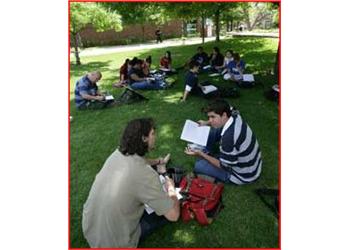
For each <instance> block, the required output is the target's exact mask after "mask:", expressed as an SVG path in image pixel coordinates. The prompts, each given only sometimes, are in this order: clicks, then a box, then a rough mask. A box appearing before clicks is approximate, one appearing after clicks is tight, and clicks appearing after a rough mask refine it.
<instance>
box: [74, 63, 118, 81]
mask: <svg viewBox="0 0 350 250" xmlns="http://www.w3.org/2000/svg"><path fill="white" fill-rule="evenodd" d="M110 63H111V60H109V61H103V62H101V61H93V62H88V63H84V64H81V65H76V64H73V63H71V64H70V77H71V78H76V77H81V76H83V75H85V74H86V73H88V72H91V71H96V70H99V71H101V72H102V71H107V70H109V68H108V66H109V64H110Z"/></svg>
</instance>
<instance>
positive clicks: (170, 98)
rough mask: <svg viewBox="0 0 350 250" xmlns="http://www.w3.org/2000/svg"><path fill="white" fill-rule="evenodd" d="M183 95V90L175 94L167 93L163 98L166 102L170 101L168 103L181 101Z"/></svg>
mask: <svg viewBox="0 0 350 250" xmlns="http://www.w3.org/2000/svg"><path fill="white" fill-rule="evenodd" d="M181 97H182V92H181V91H178V92H176V93H175V94H172V95H167V96H165V97H164V98H163V101H164V102H168V103H176V104H177V103H179V101H180V98H181Z"/></svg>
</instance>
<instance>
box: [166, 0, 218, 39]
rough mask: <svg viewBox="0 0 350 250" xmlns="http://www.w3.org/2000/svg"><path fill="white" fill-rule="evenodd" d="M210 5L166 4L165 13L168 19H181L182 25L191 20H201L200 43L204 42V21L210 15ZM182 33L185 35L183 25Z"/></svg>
mask: <svg viewBox="0 0 350 250" xmlns="http://www.w3.org/2000/svg"><path fill="white" fill-rule="evenodd" d="M210 7H211V3H198V2H196V3H194V2H192V3H167V6H166V11H167V15H168V16H169V17H170V18H173V19H176V18H181V19H182V20H183V22H184V23H186V22H188V21H192V20H193V19H200V20H201V22H200V23H201V37H202V43H204V40H205V20H206V19H207V18H208V17H209V16H210V15H211V10H210ZM183 33H185V25H184V30H183Z"/></svg>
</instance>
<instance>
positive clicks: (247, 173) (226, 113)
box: [185, 99, 262, 185]
mask: <svg viewBox="0 0 350 250" xmlns="http://www.w3.org/2000/svg"><path fill="white" fill-rule="evenodd" d="M204 111H205V112H206V113H207V115H208V118H209V119H208V120H207V121H202V120H200V121H198V123H199V124H200V125H209V126H211V127H212V128H211V130H210V133H209V138H208V141H207V145H206V148H205V149H204V150H198V149H191V148H186V149H185V153H186V154H187V155H190V156H197V157H199V159H198V160H197V161H196V163H195V167H194V172H195V173H198V174H205V175H208V176H212V177H214V178H216V179H217V180H219V181H221V182H227V183H229V182H232V183H234V184H237V185H241V184H247V183H251V182H254V181H256V180H257V179H258V178H259V176H260V173H261V169H262V159H261V151H260V147H259V143H258V140H257V139H256V136H255V135H254V133H253V131H252V130H251V128H250V127H249V126H248V124H247V123H246V122H245V121H244V120H243V119H242V117H241V115H240V114H239V112H238V111H237V110H235V109H231V107H230V105H229V104H228V103H227V102H226V101H225V100H222V99H217V100H215V101H213V102H211V103H209V105H208V106H207V107H206V108H205V109H204ZM216 143H219V150H220V152H219V155H218V156H216V155H215V154H214V146H215V144H216Z"/></svg>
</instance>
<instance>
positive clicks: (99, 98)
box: [96, 95, 105, 101]
mask: <svg viewBox="0 0 350 250" xmlns="http://www.w3.org/2000/svg"><path fill="white" fill-rule="evenodd" d="M96 99H97V100H98V101H103V100H104V99H105V96H103V95H98V96H96Z"/></svg>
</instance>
